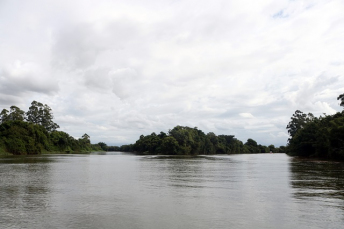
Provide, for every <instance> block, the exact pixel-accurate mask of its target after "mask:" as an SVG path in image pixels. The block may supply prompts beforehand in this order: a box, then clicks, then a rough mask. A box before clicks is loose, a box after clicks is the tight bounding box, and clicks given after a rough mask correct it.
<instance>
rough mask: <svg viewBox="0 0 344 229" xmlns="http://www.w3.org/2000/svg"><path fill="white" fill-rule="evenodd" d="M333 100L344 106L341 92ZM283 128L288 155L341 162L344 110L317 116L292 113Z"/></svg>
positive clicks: (343, 149) (343, 95)
mask: <svg viewBox="0 0 344 229" xmlns="http://www.w3.org/2000/svg"><path fill="white" fill-rule="evenodd" d="M337 100H339V102H340V106H342V107H344V93H343V94H341V95H339V96H338V98H337ZM287 129H288V133H289V135H290V138H289V139H288V145H287V147H286V151H287V153H288V154H289V155H293V156H302V157H317V158H325V159H334V160H344V110H343V111H342V112H337V113H336V114H333V115H326V114H324V115H323V116H322V115H321V116H320V117H315V116H314V115H313V114H312V113H308V114H305V113H303V112H302V111H300V110H296V111H295V113H294V114H293V115H292V117H291V121H290V122H289V123H288V125H287Z"/></svg>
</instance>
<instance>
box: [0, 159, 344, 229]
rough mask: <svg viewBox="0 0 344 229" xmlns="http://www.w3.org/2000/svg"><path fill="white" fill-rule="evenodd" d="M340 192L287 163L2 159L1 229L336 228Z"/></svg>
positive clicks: (338, 169) (326, 173)
mask: <svg viewBox="0 0 344 229" xmlns="http://www.w3.org/2000/svg"><path fill="white" fill-rule="evenodd" d="M343 190H344V166H343V164H342V163H335V162H322V161H305V160H298V159H293V158H290V157H288V156H287V155H284V154H256V155H226V156H201V157H195V158H182V159H181V158H170V157H156V156H133V155H128V154H122V153H107V154H105V155H99V154H91V155H43V156H33V157H0V206H1V208H0V228H125V229H129V228H147V229H154V228H157V229H161V228H197V229H199V228H206V229H209V228H245V229H248V228H342V226H343V225H344V191H343Z"/></svg>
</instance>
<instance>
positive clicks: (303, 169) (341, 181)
mask: <svg viewBox="0 0 344 229" xmlns="http://www.w3.org/2000/svg"><path fill="white" fill-rule="evenodd" d="M290 168H291V174H292V176H291V180H290V182H291V186H292V187H293V191H294V192H293V196H294V197H295V198H296V199H298V200H300V201H301V202H305V203H308V204H310V203H314V204H317V205H321V206H331V207H338V208H340V209H341V210H344V164H343V163H338V162H326V161H306V160H302V159H294V160H292V163H291V167H290Z"/></svg>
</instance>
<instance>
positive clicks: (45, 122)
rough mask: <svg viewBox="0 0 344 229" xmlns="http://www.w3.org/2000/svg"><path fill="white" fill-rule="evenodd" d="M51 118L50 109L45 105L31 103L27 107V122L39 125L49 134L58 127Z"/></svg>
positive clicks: (35, 102)
mask: <svg viewBox="0 0 344 229" xmlns="http://www.w3.org/2000/svg"><path fill="white" fill-rule="evenodd" d="M53 118H54V116H53V113H52V110H51V108H50V107H49V106H48V105H47V104H45V105H43V104H42V103H40V102H37V101H33V102H32V103H31V106H30V107H29V111H28V112H26V120H27V121H28V122H30V123H34V124H38V125H41V126H43V127H44V128H45V129H46V130H47V131H49V132H51V131H54V130H56V129H57V128H59V127H60V126H59V125H57V124H56V123H55V122H53Z"/></svg>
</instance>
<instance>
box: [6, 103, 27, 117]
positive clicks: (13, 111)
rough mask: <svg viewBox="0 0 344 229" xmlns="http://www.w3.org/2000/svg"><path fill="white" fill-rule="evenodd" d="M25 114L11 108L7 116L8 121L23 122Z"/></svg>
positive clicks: (17, 108)
mask: <svg viewBox="0 0 344 229" xmlns="http://www.w3.org/2000/svg"><path fill="white" fill-rule="evenodd" d="M24 118H25V112H24V111H23V110H21V109H20V108H19V107H16V106H11V107H10V114H9V115H8V120H12V121H24Z"/></svg>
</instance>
